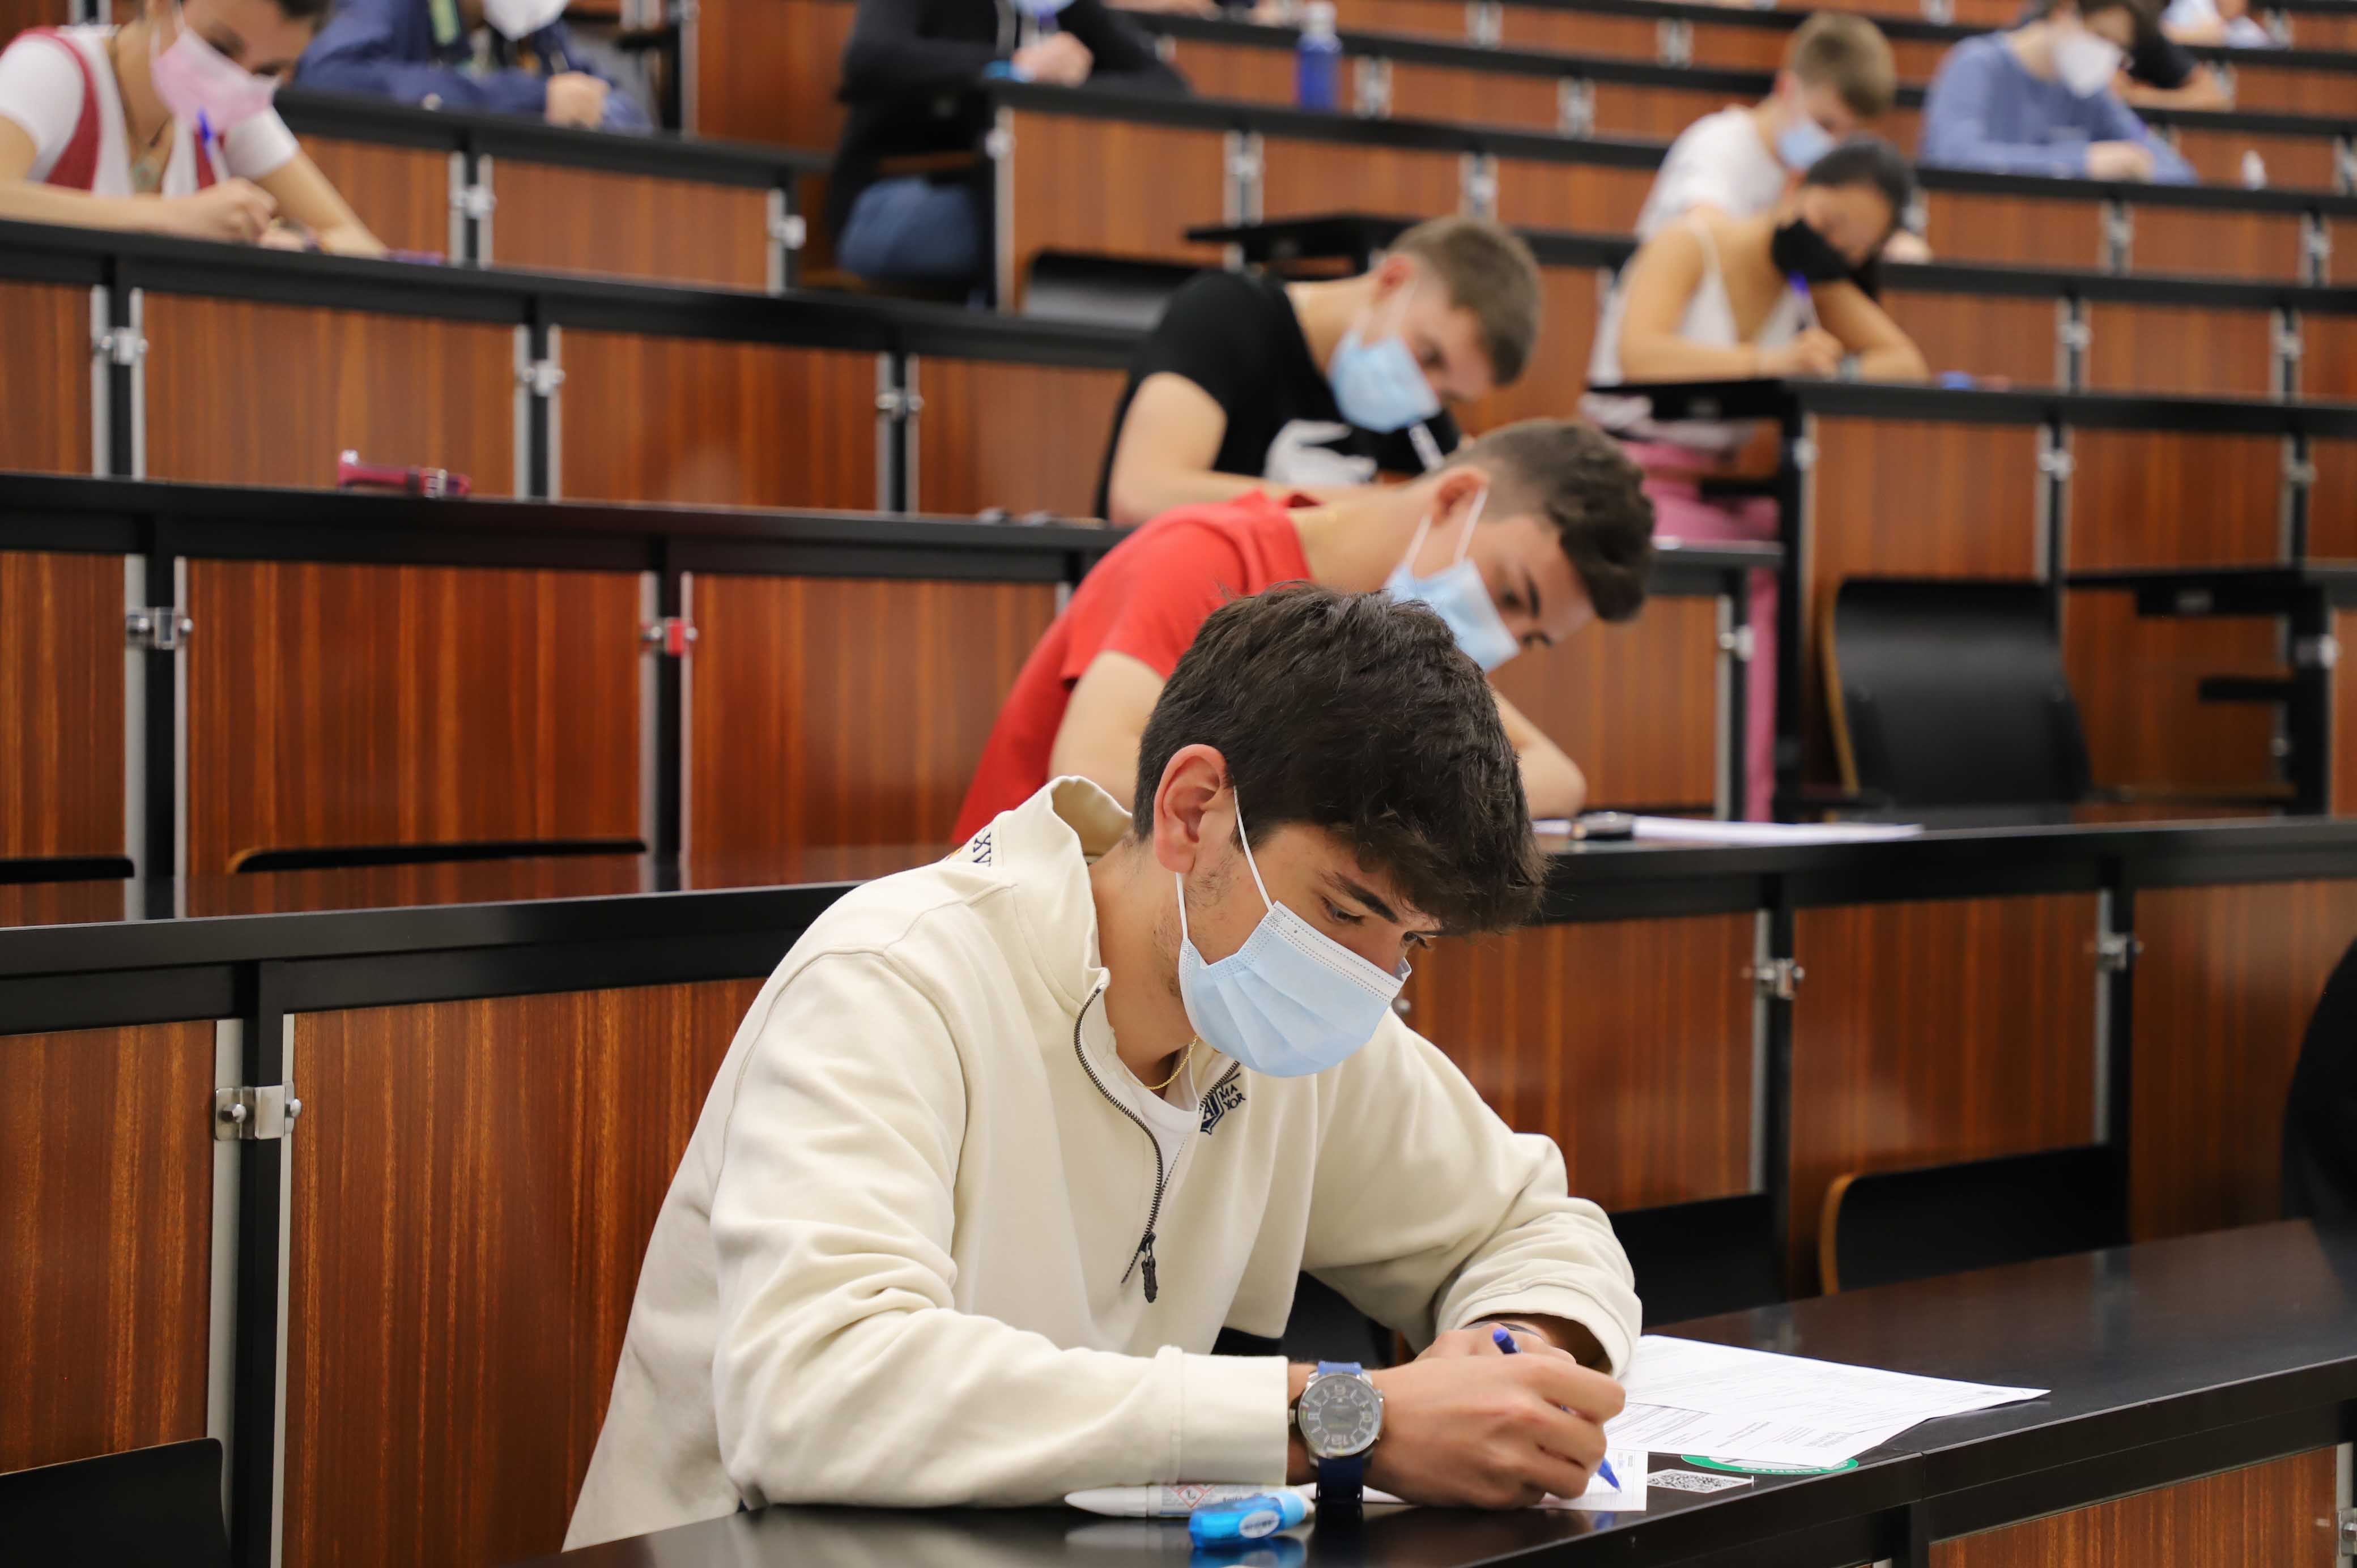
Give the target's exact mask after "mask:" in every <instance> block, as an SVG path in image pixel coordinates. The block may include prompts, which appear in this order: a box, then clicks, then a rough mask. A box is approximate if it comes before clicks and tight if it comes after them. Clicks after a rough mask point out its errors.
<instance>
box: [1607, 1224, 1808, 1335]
mask: <svg viewBox="0 0 2357 1568" xmlns="http://www.w3.org/2000/svg"><path fill="white" fill-rule="evenodd" d="M1612 1233H1613V1234H1614V1235H1615V1236H1617V1237H1619V1238H1620V1246H1621V1250H1622V1251H1626V1252H1627V1253H1628V1254H1629V1266H1630V1267H1631V1269H1632V1270H1634V1271H1635V1272H1636V1275H1637V1294H1638V1296H1639V1297H1640V1299H1641V1300H1642V1301H1643V1302H1644V1304H1645V1322H1646V1323H1647V1324H1648V1325H1652V1324H1657V1323H1677V1322H1680V1321H1682V1320H1684V1319H1685V1318H1689V1317H1708V1316H1712V1315H1713V1314H1715V1313H1721V1312H1740V1311H1743V1310H1744V1309H1745V1308H1747V1307H1754V1306H1765V1305H1768V1304H1769V1303H1770V1302H1775V1301H1781V1300H1782V1299H1783V1298H1784V1293H1783V1290H1782V1288H1781V1285H1780V1283H1779V1282H1778V1279H1777V1269H1776V1217H1775V1208H1774V1206H1773V1203H1772V1201H1771V1200H1770V1198H1769V1197H1767V1196H1766V1195H1765V1194H1754V1195H1750V1196H1747V1197H1723V1198H1714V1199H1711V1200H1708V1201H1706V1202H1700V1203H1669V1204H1663V1205H1662V1206H1661V1207H1659V1208H1624V1209H1622V1210H1620V1212H1619V1213H1617V1214H1615V1215H1613V1216H1612Z"/></svg>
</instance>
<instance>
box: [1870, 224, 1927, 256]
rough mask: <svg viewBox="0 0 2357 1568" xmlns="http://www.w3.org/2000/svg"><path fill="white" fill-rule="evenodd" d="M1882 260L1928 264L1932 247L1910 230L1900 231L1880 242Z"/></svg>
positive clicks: (1919, 235)
mask: <svg viewBox="0 0 2357 1568" xmlns="http://www.w3.org/2000/svg"><path fill="white" fill-rule="evenodd" d="M1882 259H1883V260H1884V261H1886V262H1928V261H1930V260H1931V259H1932V247H1931V244H1930V242H1927V241H1926V240H1925V239H1924V238H1923V236H1922V235H1921V234H1918V233H1916V232H1915V231H1913V230H1911V229H1900V230H1896V231H1893V232H1892V234H1891V236H1890V238H1889V239H1888V240H1885V241H1884V242H1882Z"/></svg>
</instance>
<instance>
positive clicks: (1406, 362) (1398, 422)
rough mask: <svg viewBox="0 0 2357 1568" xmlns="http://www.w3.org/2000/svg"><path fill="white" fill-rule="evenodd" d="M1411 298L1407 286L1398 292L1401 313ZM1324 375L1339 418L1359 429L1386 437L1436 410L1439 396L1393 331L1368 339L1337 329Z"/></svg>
mask: <svg viewBox="0 0 2357 1568" xmlns="http://www.w3.org/2000/svg"><path fill="white" fill-rule="evenodd" d="M1412 296H1413V285H1411V293H1410V294H1409V295H1402V296H1401V302H1400V304H1401V311H1402V314H1405V311H1406V303H1407V300H1408V298H1410V297H1412ZM1326 379H1327V380H1328V381H1331V382H1332V383H1333V384H1334V403H1335V406H1336V407H1338V408H1340V410H1341V411H1342V417H1343V418H1345V419H1347V420H1349V421H1350V422H1351V424H1355V425H1357V426H1358V427H1359V428H1360V429H1361V430H1372V431H1376V432H1378V433H1380V434H1383V435H1389V434H1390V433H1391V432H1393V431H1394V430H1405V428H1407V426H1409V425H1411V424H1415V423H1416V422H1417V421H1418V420H1424V419H1430V418H1431V417H1432V416H1433V415H1435V414H1437V413H1439V412H1440V399H1438V398H1437V397H1435V396H1434V395H1433V392H1432V383H1431V382H1430V381H1426V380H1425V379H1424V367H1423V366H1421V365H1418V364H1417V363H1416V362H1415V355H1414V354H1411V353H1409V352H1408V348H1407V343H1406V340H1405V339H1404V338H1401V337H1400V335H1399V333H1398V332H1397V331H1396V330H1394V331H1391V332H1387V333H1385V334H1384V335H1383V337H1381V338H1376V339H1375V340H1374V341H1373V342H1372V343H1370V342H1368V341H1366V340H1365V339H1364V338H1361V337H1360V335H1359V329H1358V328H1355V327H1353V328H1351V329H1350V330H1349V331H1348V332H1345V333H1343V334H1342V341H1341V342H1340V343H1339V344H1337V345H1335V348H1334V357H1333V358H1332V359H1331V360H1328V361H1327V362H1326Z"/></svg>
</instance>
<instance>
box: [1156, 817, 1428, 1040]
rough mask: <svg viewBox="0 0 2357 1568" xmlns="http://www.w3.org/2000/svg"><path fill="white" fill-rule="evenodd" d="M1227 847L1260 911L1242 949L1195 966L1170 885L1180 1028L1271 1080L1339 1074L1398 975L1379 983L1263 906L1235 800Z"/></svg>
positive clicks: (1277, 907)
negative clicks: (1237, 857)
mask: <svg viewBox="0 0 2357 1568" xmlns="http://www.w3.org/2000/svg"><path fill="white" fill-rule="evenodd" d="M1236 837H1237V839H1238V840H1239V841H1240V842H1242V843H1243V846H1244V865H1245V866H1246V867H1247V868H1249V869H1250V870H1251V872H1252V879H1253V886H1254V887H1256V888H1258V889H1259V890H1260V901H1261V902H1262V903H1263V904H1265V905H1267V906H1268V910H1267V913H1265V914H1264V915H1263V916H1261V918H1260V924H1258V925H1257V926H1254V928H1253V932H1252V935H1251V936H1249V937H1246V938H1245V939H1244V945H1243V946H1242V947H1240V948H1238V949H1237V950H1235V951H1234V952H1232V953H1230V954H1229V955H1228V956H1227V957H1225V958H1223V959H1222V960H1220V961H1219V962H1217V963H1205V962H1204V961H1203V955H1202V954H1201V953H1200V952H1198V951H1197V950H1195V943H1194V940H1193V939H1191V938H1190V937H1189V936H1188V934H1187V878H1186V877H1185V876H1183V875H1181V876H1179V877H1177V878H1175V880H1176V881H1177V882H1178V884H1179V1001H1180V1003H1181V1004H1184V1005H1185V1007H1186V1009H1187V1021H1188V1022H1189V1023H1190V1024H1192V1025H1193V1026H1195V1033H1197V1034H1198V1035H1200V1036H1202V1037H1203V1043H1204V1044H1205V1045H1207V1046H1210V1047H1211V1048H1212V1049H1213V1050H1216V1051H1222V1052H1225V1053H1226V1054H1227V1055H1229V1056H1232V1057H1233V1058H1235V1059H1236V1060H1238V1061H1239V1062H1242V1063H1243V1065H1244V1066H1245V1067H1247V1068H1250V1069H1252V1070H1253V1071H1254V1072H1257V1073H1265V1074H1266V1075H1268V1076H1269V1077H1271V1078H1307V1077H1308V1076H1309V1075H1310V1074H1311V1073H1314V1072H1323V1071H1325V1070H1326V1069H1328V1068H1329V1067H1339V1066H1340V1065H1341V1064H1342V1063H1343V1062H1345V1061H1347V1060H1349V1059H1350V1058H1351V1056H1352V1054H1354V1053H1355V1052H1356V1051H1357V1050H1358V1049H1359V1047H1361V1046H1363V1045H1365V1044H1366V1043H1367V1042H1368V1041H1369V1040H1372V1039H1373V1038H1374V1037H1375V1030H1376V1029H1377V1028H1378V1027H1380V1026H1382V1024H1383V1015H1384V1014H1385V1013H1386V1012H1388V1011H1389V1010H1390V1008H1391V1004H1392V999H1393V998H1394V997H1395V996H1397V995H1398V994H1399V990H1400V986H1401V984H1402V983H1405V981H1406V979H1407V975H1408V966H1407V965H1406V964H1405V963H1403V964H1401V965H1400V967H1399V972H1398V973H1396V974H1386V973H1385V972H1383V971H1382V970H1381V969H1378V968H1376V967H1375V966H1374V965H1373V964H1372V963H1369V962H1368V961H1366V960H1365V959H1362V958H1361V957H1360V956H1359V955H1358V954H1357V953H1354V952H1352V951H1351V950H1350V949H1349V948H1346V947H1344V946H1343V945H1342V944H1341V943H1340V942H1338V941H1336V940H1334V939H1333V938H1331V937H1329V936H1328V935H1327V934H1326V933H1325V932H1323V931H1321V930H1318V929H1317V928H1315V927H1313V926H1312V925H1310V923H1309V922H1308V921H1307V920H1305V919H1303V918H1301V917H1300V916H1298V915H1297V914H1295V913H1294V912H1293V911H1292V910H1291V909H1288V908H1286V907H1285V906H1284V905H1282V904H1279V903H1277V902H1276V901H1275V899H1273V898H1271V897H1269V896H1268V885H1267V884H1266V883H1264V882H1263V881H1262V880H1261V879H1260V867H1259V866H1257V865H1254V864H1253V853H1252V842H1251V840H1250V839H1248V838H1246V837H1245V834H1244V813H1243V802H1242V801H1241V800H1239V801H1238V802H1237V804H1236Z"/></svg>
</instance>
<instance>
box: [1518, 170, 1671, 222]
mask: <svg viewBox="0 0 2357 1568" xmlns="http://www.w3.org/2000/svg"><path fill="white" fill-rule="evenodd" d="M1652 188H1653V171H1652V169H1643V168H1604V167H1600V166H1594V165H1588V164H1543V163H1531V162H1526V161H1523V160H1520V159H1514V158H1501V159H1499V160H1498V221H1500V222H1501V223H1504V224H1506V225H1508V226H1509V227H1512V228H1523V229H1585V230H1589V231H1602V232H1631V231H1634V230H1635V229H1636V227H1637V214H1638V212H1639V211H1640V210H1641V209H1642V208H1643V207H1644V205H1645V193H1646V192H1647V191H1649V190H1651V189H1652Z"/></svg>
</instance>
